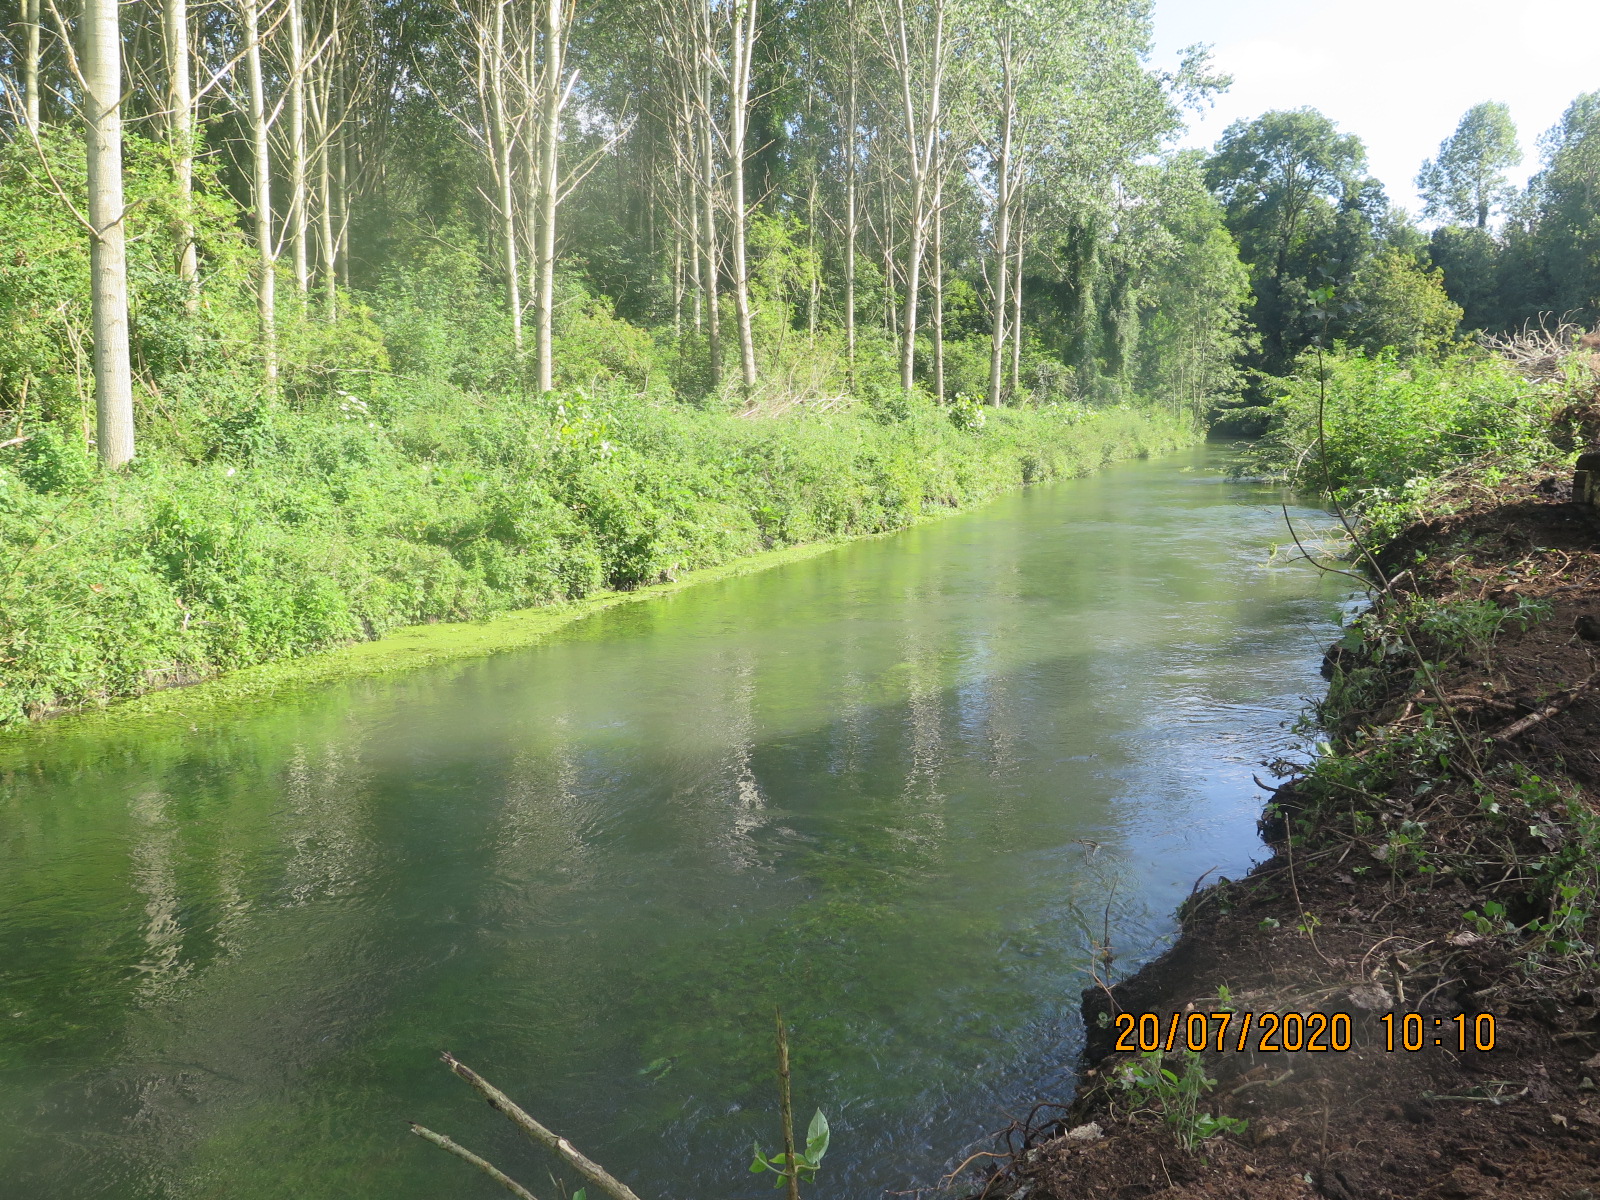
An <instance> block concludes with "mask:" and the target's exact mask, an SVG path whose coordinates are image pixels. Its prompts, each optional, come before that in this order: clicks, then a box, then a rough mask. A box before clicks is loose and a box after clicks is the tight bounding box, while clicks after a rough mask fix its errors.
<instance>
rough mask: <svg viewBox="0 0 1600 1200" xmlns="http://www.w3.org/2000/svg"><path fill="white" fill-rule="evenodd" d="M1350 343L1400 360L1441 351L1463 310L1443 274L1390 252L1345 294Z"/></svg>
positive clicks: (1365, 268) (1364, 270) (1398, 252)
mask: <svg viewBox="0 0 1600 1200" xmlns="http://www.w3.org/2000/svg"><path fill="white" fill-rule="evenodd" d="M1346 298H1347V302H1348V303H1349V304H1350V305H1351V309H1350V316H1349V318H1348V320H1347V322H1346V328H1347V330H1348V334H1349V338H1350V341H1351V343H1352V344H1354V345H1358V346H1361V347H1363V348H1365V349H1366V350H1368V351H1370V352H1372V353H1380V352H1382V351H1384V350H1393V351H1394V352H1395V353H1396V354H1398V355H1400V356H1401V357H1412V356H1417V355H1435V354H1439V353H1442V352H1443V351H1444V350H1446V349H1447V348H1448V347H1449V346H1450V345H1451V344H1452V343H1453V342H1454V341H1455V335H1456V328H1457V327H1458V326H1459V325H1460V324H1461V317H1462V310H1461V307H1460V306H1459V305H1457V304H1456V303H1455V302H1454V301H1453V300H1451V299H1450V296H1449V295H1448V294H1447V293H1446V291H1445V287H1444V272H1443V271H1441V270H1439V269H1438V268H1437V267H1434V268H1432V269H1430V268H1428V267H1424V266H1422V265H1420V264H1419V263H1418V262H1417V260H1416V258H1414V257H1413V256H1412V255H1410V254H1407V253H1406V252H1405V251H1403V250H1388V251H1385V252H1383V253H1381V254H1379V255H1377V256H1376V257H1374V258H1372V259H1371V260H1370V261H1368V262H1367V264H1366V265H1365V266H1363V267H1362V268H1361V269H1360V270H1359V271H1357V272H1356V275H1355V278H1354V279H1353V280H1352V281H1351V284H1350V287H1349V289H1348V291H1347V293H1346Z"/></svg>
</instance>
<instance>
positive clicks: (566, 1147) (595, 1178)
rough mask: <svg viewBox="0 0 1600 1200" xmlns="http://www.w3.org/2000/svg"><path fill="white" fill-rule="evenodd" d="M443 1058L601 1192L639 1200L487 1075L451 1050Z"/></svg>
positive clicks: (619, 1199)
mask: <svg viewBox="0 0 1600 1200" xmlns="http://www.w3.org/2000/svg"><path fill="white" fill-rule="evenodd" d="M439 1057H440V1058H441V1059H442V1060H443V1061H444V1064H445V1065H446V1066H447V1067H449V1068H450V1070H452V1071H453V1072H455V1073H456V1074H457V1075H459V1076H461V1078H463V1079H465V1080H466V1081H467V1082H468V1083H470V1084H471V1085H472V1086H473V1088H474V1089H475V1090H476V1091H477V1092H478V1094H479V1095H480V1096H482V1097H483V1098H484V1099H485V1100H487V1101H488V1102H489V1107H490V1108H492V1109H494V1110H495V1111H496V1112H499V1113H503V1114H504V1115H505V1116H506V1117H507V1118H509V1119H510V1121H511V1123H512V1124H513V1125H515V1126H517V1128H519V1129H521V1130H522V1132H524V1133H526V1134H527V1135H528V1136H529V1137H531V1138H532V1139H533V1140H534V1141H536V1142H538V1143H539V1144H540V1145H542V1146H545V1147H547V1148H548V1149H551V1150H554V1151H555V1152H556V1153H557V1154H559V1155H561V1157H562V1158H564V1159H566V1160H567V1161H568V1162H569V1163H571V1164H572V1165H573V1166H574V1167H575V1168H577V1171H578V1173H579V1174H580V1175H583V1176H584V1177H585V1178H587V1179H588V1180H589V1181H590V1182H591V1183H593V1184H594V1185H595V1186H596V1187H598V1188H599V1189H600V1190H601V1191H603V1192H605V1193H606V1194H607V1195H608V1196H612V1197H615V1200H639V1197H638V1195H637V1194H636V1193H635V1192H634V1190H633V1189H632V1188H630V1187H629V1186H628V1185H627V1184H625V1183H623V1182H622V1181H621V1180H620V1179H618V1178H617V1177H616V1176H615V1175H613V1174H611V1172H610V1171H607V1170H606V1169H605V1168H604V1167H602V1166H601V1165H600V1164H599V1163H597V1162H595V1161H594V1160H593V1159H591V1158H589V1157H588V1156H587V1155H585V1154H584V1153H582V1152H581V1151H580V1150H579V1149H578V1148H577V1147H576V1146H574V1145H573V1144H572V1143H571V1142H569V1141H567V1139H566V1138H564V1137H561V1136H560V1135H558V1134H555V1133H552V1132H550V1130H548V1129H546V1128H545V1127H544V1126H543V1125H541V1124H539V1122H537V1121H535V1120H534V1119H533V1118H532V1117H530V1116H529V1115H528V1114H527V1113H525V1112H523V1111H522V1109H521V1108H519V1107H517V1104H516V1102H515V1101H514V1100H512V1099H511V1097H510V1096H508V1095H506V1094H505V1093H504V1092H502V1091H501V1090H500V1089H499V1088H497V1087H495V1086H494V1084H492V1083H490V1082H489V1081H488V1080H487V1079H485V1078H483V1076H481V1075H479V1074H478V1073H477V1072H476V1071H474V1070H473V1069H472V1068H471V1067H469V1066H467V1065H466V1064H464V1063H461V1062H457V1061H456V1059H455V1057H454V1056H453V1055H451V1054H450V1053H448V1052H446V1053H444V1054H441V1055H440V1056H439Z"/></svg>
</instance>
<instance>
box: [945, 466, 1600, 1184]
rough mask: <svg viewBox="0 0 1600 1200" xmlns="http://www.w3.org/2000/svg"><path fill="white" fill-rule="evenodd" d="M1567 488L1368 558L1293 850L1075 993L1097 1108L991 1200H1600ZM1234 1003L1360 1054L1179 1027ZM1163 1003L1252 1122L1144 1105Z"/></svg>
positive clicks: (1595, 936)
mask: <svg viewBox="0 0 1600 1200" xmlns="http://www.w3.org/2000/svg"><path fill="white" fill-rule="evenodd" d="M1570 495H1571V492H1570V484H1567V483H1566V481H1564V480H1559V479H1553V478H1551V479H1532V480H1527V481H1524V482H1523V483H1521V484H1518V485H1516V486H1513V487H1504V488H1500V489H1498V493H1497V494H1494V495H1490V494H1488V493H1485V492H1482V491H1479V492H1478V493H1476V494H1473V493H1470V492H1468V493H1463V494H1462V495H1460V496H1457V497H1455V498H1454V499H1455V503H1454V504H1452V505H1448V506H1447V507H1455V508H1458V510H1459V511H1455V512H1453V513H1452V514H1451V515H1450V516H1447V517H1441V518H1439V519H1436V520H1433V521H1429V522H1426V523H1424V524H1420V525H1417V526H1414V527H1412V528H1411V529H1408V530H1406V531H1405V532H1404V533H1403V534H1401V535H1400V536H1399V537H1398V538H1396V539H1395V540H1394V541H1393V542H1392V543H1390V544H1389V545H1388V546H1386V547H1385V548H1384V549H1383V551H1382V552H1381V553H1380V554H1379V555H1378V556H1377V558H1378V562H1379V564H1380V567H1381V571H1382V574H1383V575H1384V576H1385V578H1386V580H1387V583H1388V586H1387V587H1386V588H1384V589H1383V590H1382V592H1381V594H1380V595H1379V597H1378V600H1377V603H1376V605H1375V607H1374V611H1373V613H1372V614H1371V615H1370V616H1369V617H1367V618H1364V619H1363V622H1362V632H1361V636H1360V637H1359V638H1357V637H1351V638H1347V639H1346V640H1345V642H1344V643H1342V644H1341V645H1340V646H1338V647H1336V648H1335V649H1334V650H1333V651H1331V652H1330V657H1329V662H1328V664H1327V665H1328V671H1327V673H1328V674H1330V675H1331V676H1333V678H1334V684H1333V688H1332V691H1331V694H1330V699H1329V702H1328V703H1327V705H1326V706H1325V712H1324V716H1325V719H1326V720H1327V721H1328V723H1329V726H1330V733H1331V735H1332V737H1333V739H1334V744H1335V754H1334V756H1333V758H1332V759H1330V760H1329V762H1327V763H1325V764H1324V765H1323V766H1319V768H1318V769H1317V770H1315V771H1313V772H1311V773H1310V774H1308V775H1306V776H1304V777H1302V778H1300V779H1298V780H1296V781H1293V782H1291V783H1290V784H1289V785H1287V786H1286V787H1285V788H1284V789H1282V790H1281V791H1280V792H1279V794H1278V795H1277V796H1276V797H1275V802H1274V804H1273V805H1271V806H1270V807H1269V809H1268V815H1267V817H1266V818H1264V821H1263V831H1264V833H1266V835H1267V836H1268V840H1269V841H1270V842H1271V843H1272V844H1273V847H1274V849H1275V855H1274V857H1273V858H1271V859H1270V860H1269V861H1268V862H1266V863H1264V864H1262V865H1261V866H1260V867H1259V868H1257V869H1256V870H1254V871H1253V872H1252V873H1251V874H1250V875H1249V876H1248V877H1247V878H1245V879H1241V880H1237V881H1223V882H1221V883H1219V884H1218V885H1216V886H1214V887H1211V888H1209V889H1207V890H1205V891H1203V892H1200V893H1198V894H1197V895H1196V896H1195V897H1193V898H1192V899H1191V900H1190V902H1189V903H1188V904H1187V905H1186V906H1185V908H1184V910H1183V912H1182V914H1181V916H1182V920H1183V931H1182V934H1181V936H1180V938H1179V940H1178V942H1177V944H1176V945H1174V946H1173V948H1172V949H1171V950H1170V951H1169V952H1168V953H1167V954H1166V955H1164V956H1163V957H1162V958H1160V959H1158V960H1157V961H1156V962H1154V963H1152V964H1150V965H1149V966H1147V967H1146V968H1144V969H1143V970H1141V971H1140V972H1139V973H1138V974H1136V975H1134V976H1133V977H1132V978H1130V979H1127V980H1125V981H1123V982H1121V983H1118V984H1116V985H1115V986H1110V987H1097V988H1093V989H1090V991H1088V992H1086V993H1085V995H1084V1002H1083V1012H1084V1016H1085V1018H1086V1022H1087V1027H1088V1029H1089V1039H1088V1047H1087V1050H1086V1052H1085V1056H1084V1063H1083V1072H1082V1084H1081V1086H1080V1088H1079V1091H1078V1094H1077V1095H1076V1096H1075V1097H1074V1098H1073V1099H1072V1100H1071V1102H1070V1103H1069V1104H1067V1105H1064V1106H1059V1107H1050V1108H1046V1109H1043V1110H1042V1111H1043V1112H1044V1114H1045V1119H1043V1120H1039V1119H1038V1114H1037V1112H1036V1115H1035V1118H1034V1119H1031V1120H1030V1121H1029V1122H1026V1123H1024V1124H1023V1125H1019V1127H1017V1128H1015V1129H1014V1130H1013V1131H1012V1132H1011V1134H1010V1135H1009V1151H1010V1154H1009V1157H1008V1159H1007V1160H1006V1161H1005V1162H1004V1165H1003V1166H1001V1167H999V1168H998V1169H994V1170H993V1172H992V1174H991V1175H990V1176H989V1177H988V1178H987V1179H986V1181H985V1182H984V1184H983V1186H982V1188H981V1195H982V1196H984V1197H1001V1196H1004V1197H1009V1198H1011V1200H1024V1198H1031V1200H1052V1198H1059V1200H1089V1198H1099V1197H1107V1198H1110V1197H1116V1198H1118V1200H1122V1198H1131V1197H1143V1196H1164V1197H1172V1198H1174V1200H1180V1198H1183V1200H1202V1198H1204V1200H1220V1198H1222V1197H1251V1198H1260V1200H1276V1198H1279V1197H1284V1198H1288V1197H1307V1196H1323V1197H1329V1198H1331V1200H1390V1198H1392V1200H1401V1198H1405V1200H1414V1198H1415V1200H1420V1198H1425V1197H1440V1198H1451V1200H1455V1198H1465V1197H1517V1198H1518V1200H1527V1198H1530V1197H1534V1198H1550V1200H1596V1198H1597V1197H1600V1091H1597V1090H1596V1089H1597V1085H1600V1012H1597V1005H1600V971H1597V969H1596V958H1595V952H1594V950H1593V948H1592V947H1593V943H1594V942H1595V941H1596V940H1600V929H1597V926H1600V918H1597V917H1596V914H1595V912H1594V911H1593V910H1594V909H1596V908H1600V882H1597V881H1600V875H1597V874H1596V869H1597V868H1596V863H1595V860H1594V857H1593V855H1594V854H1595V852H1596V850H1597V848H1600V815H1597V814H1600V687H1597V686H1596V683H1597V676H1596V668H1597V665H1600V664H1597V662H1596V659H1597V657H1600V520H1597V514H1596V513H1595V511H1594V510H1593V509H1590V508H1585V507H1580V506H1578V505H1575V504H1573V503H1571V502H1570ZM1424 664H1427V665H1424ZM1291 834H1292V835H1293V836H1292V839H1291V837H1290V835H1291ZM1229 1010H1231V1011H1232V1014H1233V1015H1232V1017H1231V1018H1230V1019H1231V1021H1232V1024H1231V1025H1230V1026H1229V1028H1230V1029H1231V1030H1232V1031H1233V1032H1234V1033H1235V1034H1237V1032H1238V1030H1239V1029H1240V1025H1241V1022H1242V1019H1243V1016H1244V1014H1247V1013H1248V1014H1252V1016H1253V1017H1254V1018H1255V1019H1256V1020H1257V1021H1258V1022H1259V1016H1260V1014H1263V1013H1275V1014H1280V1015H1281V1014H1287V1013H1298V1014H1301V1016H1302V1018H1303V1019H1304V1018H1306V1017H1308V1015H1309V1014H1323V1015H1325V1016H1326V1017H1328V1018H1329V1019H1330V1020H1331V1019H1332V1018H1334V1016H1335V1014H1339V1015H1340V1016H1341V1019H1342V1018H1343V1017H1344V1016H1347V1017H1348V1018H1349V1025H1348V1031H1349V1045H1350V1049H1349V1050H1347V1051H1338V1050H1328V1051H1313V1050H1307V1049H1302V1050H1300V1051H1297V1052H1288V1051H1283V1050H1277V1051H1273V1050H1263V1049H1262V1048H1261V1047H1260V1045H1259V1038H1247V1039H1245V1041H1246V1044H1245V1048H1244V1049H1243V1050H1240V1049H1237V1048H1236V1047H1234V1046H1233V1044H1232V1042H1233V1039H1232V1038H1230V1039H1228V1048H1227V1049H1225V1050H1222V1051H1220V1052H1219V1051H1218V1050H1217V1049H1216V1047H1215V1045H1214V1044H1212V1042H1211V1041H1210V1040H1209V1039H1207V1041H1206V1044H1207V1049H1206V1050H1205V1051H1203V1052H1201V1053H1199V1054H1198V1055H1192V1056H1185V1055H1184V1054H1182V1053H1181V1047H1182V1044H1183V1039H1184V1037H1185V1034H1184V1033H1183V1032H1181V1030H1182V1029H1183V1028H1184V1027H1185V1024H1186V1023H1187V1017H1188V1016H1189V1015H1191V1014H1201V1015H1202V1016H1204V1017H1205V1018H1206V1022H1204V1023H1203V1025H1202V1027H1203V1028H1207V1029H1210V1030H1216V1029H1217V1028H1219V1027H1221V1025H1222V1021H1223V1018H1224V1016H1225V1015H1226V1013H1227V1012H1228V1011H1229ZM1145 1013H1152V1014H1156V1016H1157V1018H1158V1020H1159V1030H1160V1035H1159V1039H1158V1040H1161V1041H1163V1042H1164V1041H1165V1039H1166V1038H1167V1036H1168V1034H1167V1030H1168V1029H1169V1028H1171V1027H1172V1026H1170V1025H1169V1021H1170V1015H1171V1014H1173V1013H1177V1014H1181V1016H1182V1018H1183V1023H1180V1025H1178V1026H1176V1027H1175V1028H1178V1029H1179V1030H1180V1032H1179V1033H1178V1036H1177V1043H1176V1044H1177V1046H1178V1047H1179V1049H1178V1050H1175V1051H1173V1052H1171V1053H1165V1054H1164V1055H1162V1059H1163V1062H1164V1064H1165V1066H1166V1068H1167V1069H1168V1070H1170V1071H1172V1072H1173V1078H1174V1080H1177V1079H1181V1078H1182V1077H1184V1075H1185V1073H1186V1072H1190V1071H1200V1072H1203V1073H1204V1076H1205V1078H1207V1079H1209V1080H1214V1081H1215V1082H1214V1084H1212V1085H1210V1086H1206V1087H1202V1088H1200V1089H1199V1090H1198V1095H1197V1096H1196V1098H1195V1100H1194V1112H1196V1113H1203V1114H1204V1115H1205V1116H1206V1117H1208V1118H1212V1119H1216V1118H1231V1119H1234V1120H1237V1121H1243V1122H1247V1125H1246V1126H1245V1127H1244V1128H1243V1129H1242V1130H1238V1129H1236V1130H1235V1131H1234V1132H1223V1133H1220V1134H1215V1135H1213V1136H1209V1137H1205V1138H1204V1139H1203V1140H1199V1141H1198V1143H1197V1144H1196V1145H1194V1146H1193V1148H1192V1149H1185V1148H1184V1146H1183V1145H1182V1144H1181V1141H1180V1134H1182V1133H1185V1132H1187V1133H1188V1134H1189V1135H1190V1138H1191V1140H1193V1139H1194V1138H1195V1137H1196V1136H1197V1134H1205V1133H1208V1132H1211V1131H1212V1130H1213V1129H1214V1128H1215V1125H1211V1124H1207V1125H1198V1124H1196V1122H1195V1119H1194V1118H1192V1117H1191V1118H1185V1117H1184V1115H1183V1110H1182V1105H1181V1101H1180V1099H1178V1098H1175V1097H1174V1096H1173V1095H1172V1094H1170V1093H1171V1090H1172V1088H1175V1087H1176V1084H1175V1083H1174V1084H1173V1085H1172V1088H1169V1092H1168V1094H1165V1095H1163V1096H1159V1097H1157V1096H1155V1095H1154V1094H1153V1093H1152V1092H1151V1091H1150V1090H1149V1089H1146V1090H1143V1091H1141V1090H1139V1089H1138V1088H1130V1087H1128V1086H1127V1082H1128V1080H1129V1067H1130V1064H1133V1065H1135V1066H1138V1065H1143V1066H1144V1067H1146V1068H1148V1066H1149V1063H1150V1058H1149V1056H1145V1057H1144V1058H1143V1060H1142V1064H1141V1056H1140V1055H1139V1054H1137V1053H1131V1054H1130V1053H1128V1052H1126V1051H1125V1050H1118V1049H1117V1042H1118V1039H1119V1037H1121V1038H1122V1040H1123V1043H1124V1044H1125V1045H1128V1044H1133V1045H1136V1044H1137V1039H1136V1037H1134V1036H1133V1035H1129V1036H1126V1037H1125V1036H1123V1035H1124V1032H1125V1028H1126V1019H1125V1018H1124V1020H1123V1021H1122V1022H1119V1020H1118V1018H1119V1016H1121V1015H1122V1014H1132V1015H1135V1016H1137V1015H1140V1014H1145ZM1406 1014H1417V1015H1418V1016H1417V1017H1416V1018H1413V1020H1412V1022H1411V1023H1409V1024H1408V1022H1407V1019H1406ZM1480 1017H1483V1018H1488V1017H1492V1018H1493V1049H1479V1048H1478V1046H1477V1042H1478V1039H1479V1036H1480V1035H1482V1034H1484V1033H1485V1031H1486V1030H1487V1029H1488V1025H1487V1024H1486V1023H1485V1022H1484V1021H1480V1020H1479V1018H1480ZM1385 1018H1388V1020H1387V1021H1386V1019H1385ZM1258 1028H1259V1025H1258ZM1411 1034H1416V1035H1417V1039H1418V1042H1419V1046H1420V1048H1418V1049H1416V1050H1407V1049H1405V1042H1406V1040H1407V1038H1408V1036H1409V1035H1411ZM1391 1038H1392V1039H1393V1042H1394V1046H1395V1048H1394V1049H1392V1050H1391V1049H1390V1048H1389V1045H1390V1040H1391ZM1463 1039H1464V1040H1465V1042H1466V1047H1465V1049H1463V1048H1462V1045H1461V1043H1462V1041H1463ZM975 1194H978V1189H975Z"/></svg>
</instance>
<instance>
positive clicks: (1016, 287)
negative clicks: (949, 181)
mask: <svg viewBox="0 0 1600 1200" xmlns="http://www.w3.org/2000/svg"><path fill="white" fill-rule="evenodd" d="M1027 216H1028V213H1027V210H1026V209H1025V208H1019V209H1018V210H1017V228H1016V233H1015V236H1014V240H1015V241H1016V243H1017V269H1016V270H1015V271H1014V272H1013V273H1012V276H1011V394H1012V396H1020V395H1022V255H1023V247H1024V246H1026V245H1027V239H1026V238H1025V237H1024V236H1023V224H1024V222H1025V221H1026V220H1027Z"/></svg>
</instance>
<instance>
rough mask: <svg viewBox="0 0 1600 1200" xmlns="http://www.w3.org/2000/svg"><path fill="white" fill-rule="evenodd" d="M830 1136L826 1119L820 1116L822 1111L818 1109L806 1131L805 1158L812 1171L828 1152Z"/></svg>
mask: <svg viewBox="0 0 1600 1200" xmlns="http://www.w3.org/2000/svg"><path fill="white" fill-rule="evenodd" d="M831 1136H832V1134H831V1133H830V1132H829V1130H828V1118H827V1117H825V1116H823V1115H822V1110H821V1109H820V1108H819V1109H817V1111H816V1115H815V1116H813V1117H812V1118H811V1124H810V1126H809V1127H808V1128H807V1129H806V1158H807V1159H808V1160H809V1161H810V1165H811V1169H812V1170H813V1171H814V1170H816V1169H817V1167H818V1166H820V1165H821V1163H822V1156H823V1155H824V1154H826V1153H827V1152H828V1141H829V1139H830V1137H831Z"/></svg>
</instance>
